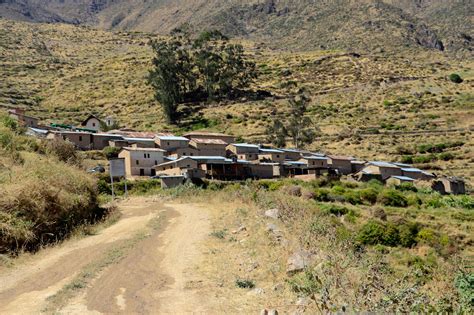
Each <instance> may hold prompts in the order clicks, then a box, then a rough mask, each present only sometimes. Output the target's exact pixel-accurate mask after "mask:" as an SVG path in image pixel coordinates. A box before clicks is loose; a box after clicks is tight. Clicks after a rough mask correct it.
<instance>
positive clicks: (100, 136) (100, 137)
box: [92, 133, 127, 150]
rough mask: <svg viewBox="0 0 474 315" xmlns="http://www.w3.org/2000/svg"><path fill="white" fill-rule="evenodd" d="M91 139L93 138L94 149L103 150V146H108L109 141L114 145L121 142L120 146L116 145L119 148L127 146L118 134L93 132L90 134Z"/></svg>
mask: <svg viewBox="0 0 474 315" xmlns="http://www.w3.org/2000/svg"><path fill="white" fill-rule="evenodd" d="M92 139H93V149H94V150H103V149H104V148H105V147H108V146H110V143H111V142H112V144H113V146H116V143H117V144H119V143H122V145H121V146H118V147H120V148H122V147H126V146H127V145H126V144H125V143H126V141H125V140H124V139H123V137H122V136H120V135H114V134H110V133H94V134H93V135H92Z"/></svg>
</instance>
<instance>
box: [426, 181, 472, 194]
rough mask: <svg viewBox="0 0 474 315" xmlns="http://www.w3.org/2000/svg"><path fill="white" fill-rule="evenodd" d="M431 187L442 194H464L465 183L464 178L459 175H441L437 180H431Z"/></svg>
mask: <svg viewBox="0 0 474 315" xmlns="http://www.w3.org/2000/svg"><path fill="white" fill-rule="evenodd" d="M431 188H432V189H433V190H435V191H437V192H439V193H440V194H443V195H446V194H453V195H464V194H466V185H465V183H464V180H463V179H461V178H459V177H442V178H440V179H439V180H435V181H433V184H432V186H431Z"/></svg>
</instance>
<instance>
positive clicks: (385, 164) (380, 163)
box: [369, 161, 400, 168]
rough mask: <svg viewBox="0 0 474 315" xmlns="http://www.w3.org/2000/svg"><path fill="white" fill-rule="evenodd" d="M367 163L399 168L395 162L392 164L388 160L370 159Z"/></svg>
mask: <svg viewBox="0 0 474 315" xmlns="http://www.w3.org/2000/svg"><path fill="white" fill-rule="evenodd" d="M369 164H370V165H374V166H377V167H389V168H400V167H398V166H397V165H395V164H392V163H389V162H383V161H371V162H369Z"/></svg>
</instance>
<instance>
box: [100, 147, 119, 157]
mask: <svg viewBox="0 0 474 315" xmlns="http://www.w3.org/2000/svg"><path fill="white" fill-rule="evenodd" d="M102 152H103V153H104V155H105V157H106V158H107V159H109V160H110V159H113V158H116V157H118V155H119V152H120V148H118V147H105V148H104V149H103V150H102Z"/></svg>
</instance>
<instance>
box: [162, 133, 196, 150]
mask: <svg viewBox="0 0 474 315" xmlns="http://www.w3.org/2000/svg"><path fill="white" fill-rule="evenodd" d="M155 143H156V144H157V145H158V147H159V148H160V149H163V150H166V151H173V150H176V149H186V148H187V147H188V145H189V139H188V138H185V137H178V136H158V137H156V139H155Z"/></svg>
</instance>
